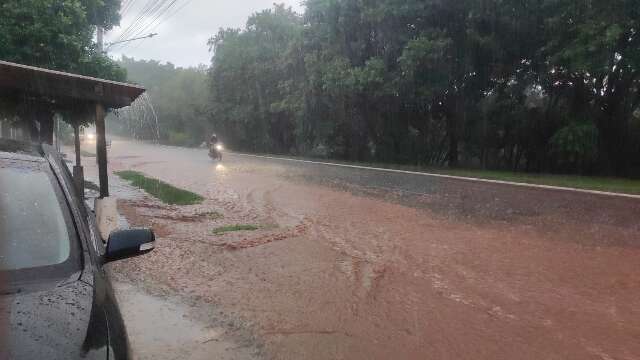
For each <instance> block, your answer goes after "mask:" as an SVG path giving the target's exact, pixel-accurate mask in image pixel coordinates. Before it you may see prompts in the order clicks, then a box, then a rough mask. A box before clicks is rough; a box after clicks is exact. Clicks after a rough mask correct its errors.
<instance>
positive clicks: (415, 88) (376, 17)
mask: <svg viewBox="0 0 640 360" xmlns="http://www.w3.org/2000/svg"><path fill="white" fill-rule="evenodd" d="M639 22H640V8H639V7H638V6H637V4H635V2H634V1H632V0H611V1H606V2H604V1H599V0H584V1H577V2H576V1H569V0H539V1H521V0H459V1H449V0H402V1H399V0H373V1H362V0H308V1H307V2H306V11H305V13H304V14H303V15H298V14H295V13H294V12H292V11H291V10H290V9H287V8H285V7H284V6H277V5H276V6H275V7H274V8H273V9H270V10H265V11H263V12H260V13H257V14H254V15H253V16H252V17H251V18H250V19H249V20H248V22H247V25H246V27H245V28H244V29H242V30H238V29H226V30H220V31H219V32H218V33H217V34H216V35H215V36H213V37H212V38H211V40H210V42H209V45H210V47H211V49H212V51H213V53H214V58H213V61H212V67H211V69H210V79H211V82H210V86H211V102H210V111H211V122H212V125H213V126H214V127H215V129H216V130H217V131H218V132H219V133H222V134H223V138H224V141H225V142H227V143H229V145H230V146H232V147H234V148H236V149H241V150H249V151H258V152H278V153H289V154H301V155H315V156H327V157H333V158H340V159H347V160H359V161H382V162H396V163H405V164H419V165H449V166H452V167H455V166H458V165H465V166H477V167H483V168H494V169H510V170H511V169H513V170H527V171H550V172H575V173H600V174H616V175H624V176H630V175H635V176H637V175H638V174H640V109H639V108H638V105H639V104H640V96H639V95H640V93H639V90H640V87H639V81H638V75H639V74H640V73H639V70H640V46H639V45H640V41H639V35H638V33H637V32H638V29H639V25H640V24H639Z"/></svg>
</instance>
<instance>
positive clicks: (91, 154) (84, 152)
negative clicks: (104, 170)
mask: <svg viewBox="0 0 640 360" xmlns="http://www.w3.org/2000/svg"><path fill="white" fill-rule="evenodd" d="M80 156H84V157H96V154H94V153H92V152H88V151H86V150H80Z"/></svg>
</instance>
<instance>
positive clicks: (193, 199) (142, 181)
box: [115, 170, 204, 205]
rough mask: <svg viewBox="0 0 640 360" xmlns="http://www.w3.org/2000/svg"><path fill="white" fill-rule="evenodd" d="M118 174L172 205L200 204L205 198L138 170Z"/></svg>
mask: <svg viewBox="0 0 640 360" xmlns="http://www.w3.org/2000/svg"><path fill="white" fill-rule="evenodd" d="M115 174H116V175H118V176H120V177H121V178H123V179H124V180H127V181H129V182H131V185H133V186H135V187H138V188H140V189H142V190H144V191H146V192H147V193H149V194H150V195H152V196H154V197H156V198H157V199H159V200H161V201H162V202H164V203H165V204H170V205H194V204H200V203H201V202H202V201H203V200H204V198H203V197H202V196H200V195H198V194H196V193H193V192H191V191H187V190H183V189H179V188H177V187H175V186H173V185H171V184H167V183H165V182H163V181H161V180H158V179H154V178H150V177H147V176H145V175H144V174H142V173H140V172H137V171H130V170H125V171H117V172H116V173H115Z"/></svg>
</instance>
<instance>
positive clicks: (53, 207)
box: [0, 160, 74, 271]
mask: <svg viewBox="0 0 640 360" xmlns="http://www.w3.org/2000/svg"><path fill="white" fill-rule="evenodd" d="M0 184H1V185H2V187H1V188H0V271H19V270H28V269H37V268H43V267H52V266H53V267H55V266H56V265H63V264H65V263H67V262H69V261H70V260H71V257H72V256H71V250H72V243H73V238H74V231H72V229H73V228H72V227H71V226H70V224H71V223H70V220H69V214H68V209H67V207H66V205H64V202H63V201H64V200H63V201H60V200H61V196H60V194H59V189H58V188H57V187H58V186H57V184H55V179H54V178H53V176H52V174H51V173H50V171H48V170H47V169H46V168H45V164H44V163H39V162H29V161H19V162H10V161H6V160H0Z"/></svg>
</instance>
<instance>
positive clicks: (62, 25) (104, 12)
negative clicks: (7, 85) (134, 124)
mask: <svg viewBox="0 0 640 360" xmlns="http://www.w3.org/2000/svg"><path fill="white" fill-rule="evenodd" d="M119 6H120V1H119V0H109V1H103V0H82V1H81V0H6V1H3V2H2V3H1V4H0V13H2V16H1V17H0V58H1V59H3V60H6V61H12V62H17V63H22V64H27V65H34V66H39V67H45V68H50V69H56V70H62V71H70V72H75V73H80V74H84V75H91V76H98V77H106V78H109V79H113V80H124V79H125V78H126V74H125V73H124V72H123V71H122V70H120V69H118V68H117V66H116V65H115V64H114V63H113V61H111V60H110V59H109V58H107V57H105V56H103V55H102V54H98V53H97V52H96V48H95V44H94V43H93V41H92V38H93V33H94V30H95V25H98V24H100V25H103V26H105V27H107V28H109V27H111V26H113V25H115V24H117V23H118V21H119V16H118V15H117V13H118V10H119ZM89 11H90V12H91V13H89Z"/></svg>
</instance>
